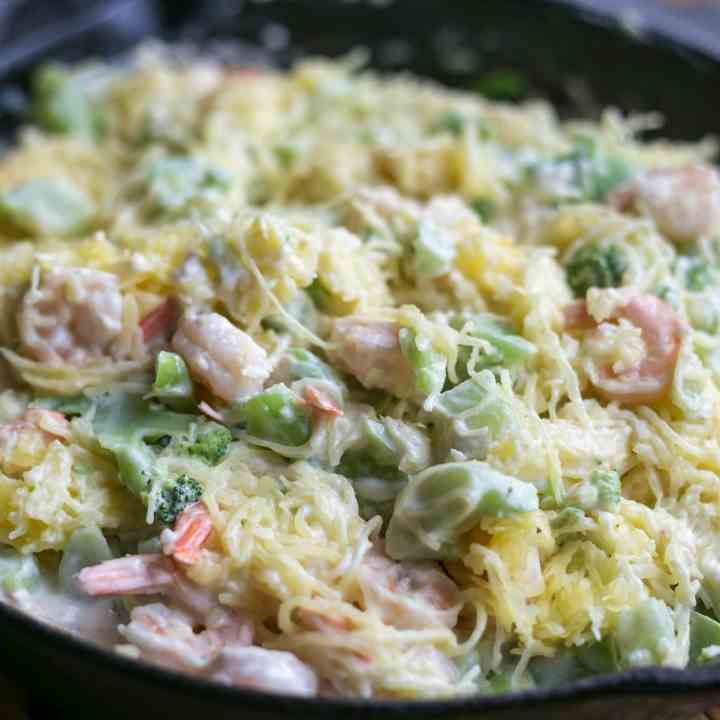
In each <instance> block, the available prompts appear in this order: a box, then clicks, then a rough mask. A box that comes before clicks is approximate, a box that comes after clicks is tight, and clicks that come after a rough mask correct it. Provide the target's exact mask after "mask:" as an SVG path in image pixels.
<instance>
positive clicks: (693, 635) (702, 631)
mask: <svg viewBox="0 0 720 720" xmlns="http://www.w3.org/2000/svg"><path fill="white" fill-rule="evenodd" d="M708 648H717V649H718V651H720V623H719V622H718V621H717V620H713V619H712V618H711V617H708V616H707V615H702V614H700V613H699V612H696V611H695V610H692V611H691V612H690V663H692V664H693V665H702V664H704V663H706V662H708V661H712V660H715V658H714V657H712V656H711V655H710V654H709V653H708ZM718 655H719V657H718V659H720V653H718Z"/></svg>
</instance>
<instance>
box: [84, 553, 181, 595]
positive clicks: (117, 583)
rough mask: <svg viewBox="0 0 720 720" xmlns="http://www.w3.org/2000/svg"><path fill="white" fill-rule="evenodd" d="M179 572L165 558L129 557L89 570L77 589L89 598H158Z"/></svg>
mask: <svg viewBox="0 0 720 720" xmlns="http://www.w3.org/2000/svg"><path fill="white" fill-rule="evenodd" d="M175 575H176V571H175V568H174V567H173V564H172V562H171V561H170V560H169V559H168V558H166V557H165V556H164V555H160V554H154V555H128V556H126V557H122V558H117V559H115V560H107V561H106V562H103V563H100V564H99V565H93V566H91V567H86V568H84V569H83V570H81V571H80V572H79V573H78V576H77V587H78V588H79V589H80V591H82V592H84V593H85V594H86V595H92V596H94V597H98V596H104V595H157V594H160V593H163V592H166V591H167V590H168V589H169V588H171V587H172V584H173V582H174V580H175Z"/></svg>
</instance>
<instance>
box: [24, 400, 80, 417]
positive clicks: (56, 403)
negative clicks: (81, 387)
mask: <svg viewBox="0 0 720 720" xmlns="http://www.w3.org/2000/svg"><path fill="white" fill-rule="evenodd" d="M32 405H33V407H41V408H46V409H47V410H57V412H61V413H62V414H63V415H84V414H85V413H86V412H87V411H88V410H89V409H90V406H91V405H92V403H91V402H90V398H88V397H87V396H86V395H68V396H65V397H64V396H61V395H38V396H36V397H35V400H33V402H32Z"/></svg>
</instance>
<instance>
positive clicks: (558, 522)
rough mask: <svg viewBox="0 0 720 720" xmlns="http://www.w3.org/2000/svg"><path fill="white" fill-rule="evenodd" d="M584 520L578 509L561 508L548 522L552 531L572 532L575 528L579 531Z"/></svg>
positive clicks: (582, 513) (581, 512) (583, 514)
mask: <svg viewBox="0 0 720 720" xmlns="http://www.w3.org/2000/svg"><path fill="white" fill-rule="evenodd" d="M584 518H585V513H584V512H583V511H582V510H581V509H580V508H575V507H566V508H563V509H562V510H561V511H560V512H559V513H558V514H557V515H556V516H555V517H554V518H553V519H552V521H551V522H550V526H551V527H552V529H553V530H560V531H565V532H568V531H570V532H572V531H573V530H574V529H575V528H578V529H580V526H581V523H582V521H583V520H584Z"/></svg>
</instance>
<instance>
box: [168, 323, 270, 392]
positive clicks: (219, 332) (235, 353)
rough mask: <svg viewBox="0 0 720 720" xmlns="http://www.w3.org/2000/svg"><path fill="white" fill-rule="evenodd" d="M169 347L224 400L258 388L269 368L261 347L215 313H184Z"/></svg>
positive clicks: (199, 380) (195, 376)
mask: <svg viewBox="0 0 720 720" xmlns="http://www.w3.org/2000/svg"><path fill="white" fill-rule="evenodd" d="M172 347H173V349H174V350H175V352H177V353H179V354H180V355H182V357H183V359H184V360H185V362H186V363H187V364H188V367H189V368H190V372H191V374H192V375H193V377H194V378H195V379H196V380H197V381H198V382H200V383H202V384H203V385H205V386H207V387H208V388H209V389H210V390H212V392H213V393H215V395H217V396H218V397H219V398H221V399H222V400H225V402H228V403H235V402H238V401H239V400H242V399H244V398H247V397H250V396H251V395H254V394H256V393H258V392H260V390H262V386H263V382H265V380H266V379H267V378H268V376H269V375H270V370H271V369H272V368H271V366H270V362H269V361H268V357H267V353H266V352H265V350H264V349H263V348H261V347H260V346H259V345H257V344H256V343H255V341H254V340H253V339H252V338H251V337H250V336H249V335H248V334H247V333H244V332H243V331H242V330H240V329H239V328H237V327H235V326H234V325H233V324H232V323H231V322H230V321H229V320H227V319H226V318H224V317H223V316H222V315H218V314H217V313H207V314H204V315H189V314H188V315H184V316H183V317H182V318H181V320H180V323H179V326H178V329H177V332H176V333H175V335H174V336H173V339H172Z"/></svg>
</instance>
